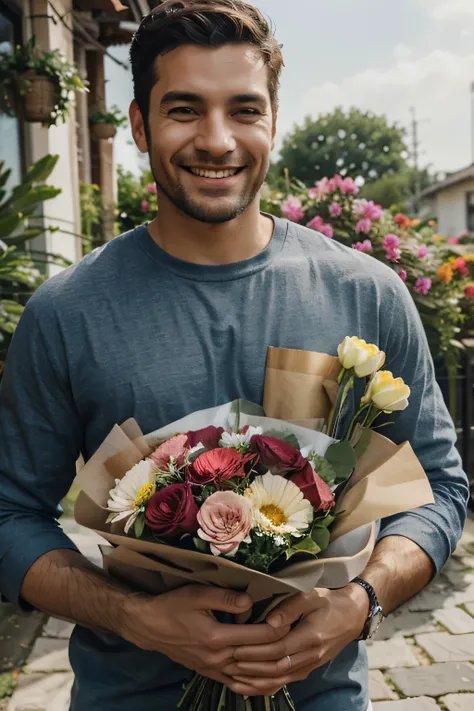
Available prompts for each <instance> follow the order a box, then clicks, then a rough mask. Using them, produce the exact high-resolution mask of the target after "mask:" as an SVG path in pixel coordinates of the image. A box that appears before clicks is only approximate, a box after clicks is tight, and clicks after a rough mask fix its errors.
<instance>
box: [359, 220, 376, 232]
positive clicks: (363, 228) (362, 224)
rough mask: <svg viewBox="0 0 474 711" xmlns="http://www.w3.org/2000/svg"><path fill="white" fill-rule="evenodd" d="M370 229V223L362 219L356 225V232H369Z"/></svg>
mask: <svg viewBox="0 0 474 711" xmlns="http://www.w3.org/2000/svg"><path fill="white" fill-rule="evenodd" d="M371 229H372V222H371V221H370V220H368V219H367V218H366V217H364V218H363V219H362V220H359V222H358V223H357V224H356V232H365V233H367V232H370V230H371Z"/></svg>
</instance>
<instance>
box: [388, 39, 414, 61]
mask: <svg viewBox="0 0 474 711" xmlns="http://www.w3.org/2000/svg"><path fill="white" fill-rule="evenodd" d="M393 54H394V56H395V59H397V60H399V61H403V60H406V59H410V58H411V57H412V56H413V50H412V49H411V47H408V45H406V44H403V43H401V44H397V46H396V47H395V49H394V50H393Z"/></svg>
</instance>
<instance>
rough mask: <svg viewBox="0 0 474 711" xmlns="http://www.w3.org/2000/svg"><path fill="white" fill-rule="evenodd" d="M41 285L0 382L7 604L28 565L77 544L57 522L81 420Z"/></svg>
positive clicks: (1, 576)
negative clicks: (49, 553)
mask: <svg viewBox="0 0 474 711" xmlns="http://www.w3.org/2000/svg"><path fill="white" fill-rule="evenodd" d="M46 296H47V292H46V295H45V291H44V288H41V289H40V290H39V291H38V292H36V294H35V295H34V296H33V297H32V298H31V299H30V301H29V302H28V304H27V306H26V309H25V311H24V313H23V315H22V317H21V319H20V323H19V325H18V327H17V330H16V332H15V334H14V336H13V339H12V342H11V345H10V348H9V350H8V354H7V359H6V363H5V369H4V374H3V378H2V382H1V385H0V591H1V593H2V594H3V596H4V597H5V598H6V599H7V600H9V601H10V602H12V603H13V604H16V605H19V606H22V607H28V606H27V605H25V603H24V602H23V601H22V600H21V598H20V589H21V585H22V581H23V578H24V576H25V575H26V573H27V571H28V569H29V568H30V566H31V565H32V564H33V563H34V562H35V561H36V560H37V559H38V558H40V557H41V556H42V555H44V554H45V553H48V552H49V551H52V550H56V549H60V548H68V549H73V550H77V549H76V547H75V546H74V544H73V542H72V541H71V540H70V539H69V538H68V537H67V536H66V535H65V533H64V532H63V531H62V529H61V527H60V526H59V524H58V521H57V518H58V516H59V515H60V514H61V508H60V506H59V502H60V501H61V499H63V498H64V496H65V495H66V493H67V492H68V490H69V488H70V486H71V483H72V481H73V479H74V477H75V472H76V464H75V463H76V460H77V457H78V455H79V452H80V449H81V427H80V421H79V417H78V413H77V411H76V408H75V405H74V401H73V398H72V393H71V390H70V387H69V384H68V377H67V372H68V370H67V363H66V357H65V351H64V344H63V342H62V338H61V334H60V331H59V327H58V324H57V321H56V316H55V313H54V310H53V309H52V307H50V306H49V304H48V299H47V298H46Z"/></svg>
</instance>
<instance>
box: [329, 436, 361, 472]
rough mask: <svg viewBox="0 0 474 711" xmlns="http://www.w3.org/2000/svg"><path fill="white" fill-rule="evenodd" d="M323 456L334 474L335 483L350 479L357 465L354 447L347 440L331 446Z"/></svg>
mask: <svg viewBox="0 0 474 711" xmlns="http://www.w3.org/2000/svg"><path fill="white" fill-rule="evenodd" d="M325 456H326V459H327V460H328V462H329V463H330V465H331V466H332V467H333V469H334V470H335V472H336V482H339V481H344V480H345V479H347V478H348V477H350V475H351V474H352V471H353V469H354V467H355V465H356V464H357V455H356V453H355V451H354V447H353V446H352V445H351V444H350V442H347V440H342V441H341V442H335V443H334V444H331V446H330V447H328V449H327V451H326V455H325Z"/></svg>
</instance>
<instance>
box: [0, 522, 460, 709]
mask: <svg viewBox="0 0 474 711" xmlns="http://www.w3.org/2000/svg"><path fill="white" fill-rule="evenodd" d="M64 527H65V529H66V531H67V533H68V534H69V535H70V536H71V538H73V539H74V540H75V541H76V543H77V545H78V547H79V548H80V550H81V551H82V552H83V553H84V554H85V555H87V556H88V557H89V558H91V559H92V560H94V562H96V563H98V562H100V559H101V555H100V551H99V549H98V543H99V542H101V540H102V539H100V538H99V537H98V536H96V535H95V534H92V533H90V532H88V531H84V530H80V529H79V527H78V526H77V524H76V523H75V522H74V521H67V522H66V523H65V524H64ZM71 631H72V625H70V624H68V623H65V622H61V621H59V620H53V619H49V620H48V621H47V623H46V624H45V625H44V626H42V627H41V628H40V633H39V636H38V637H37V638H36V641H35V642H34V645H33V648H32V651H31V654H30V655H29V657H28V660H27V662H26V665H25V666H24V668H23V670H22V673H21V674H20V675H19V677H18V683H17V686H16V689H15V691H14V693H13V696H12V697H11V699H10V702H9V704H8V706H7V711H33V710H34V711H67V709H68V703H69V692H70V688H71V685H72V680H73V675H72V671H71V667H70V665H69V660H68V654H67V647H68V639H69V635H70V634H71ZM368 653H369V667H370V671H369V675H370V694H371V698H372V701H373V708H374V711H474V521H472V520H469V521H468V523H467V525H466V529H465V532H464V535H463V538H462V540H461V543H460V544H459V546H458V548H457V550H456V551H455V553H454V555H453V557H452V558H451V560H450V561H449V563H448V564H447V566H446V567H445V569H444V570H443V572H442V573H441V575H440V576H438V578H437V579H436V580H434V581H433V582H432V583H431V585H430V586H429V587H428V588H427V589H426V590H424V591H423V592H422V593H420V594H419V595H417V596H416V597H415V598H413V600H411V601H410V602H409V603H407V604H406V605H404V607H403V608H401V609H400V610H398V611H397V612H396V613H394V614H393V615H391V616H390V618H389V619H388V620H386V621H385V623H384V624H383V625H382V627H381V628H380V631H379V634H378V636H377V639H376V640H374V641H373V642H372V643H371V644H369V647H368ZM0 708H1V706H0Z"/></svg>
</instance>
